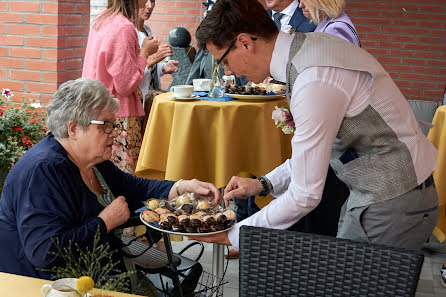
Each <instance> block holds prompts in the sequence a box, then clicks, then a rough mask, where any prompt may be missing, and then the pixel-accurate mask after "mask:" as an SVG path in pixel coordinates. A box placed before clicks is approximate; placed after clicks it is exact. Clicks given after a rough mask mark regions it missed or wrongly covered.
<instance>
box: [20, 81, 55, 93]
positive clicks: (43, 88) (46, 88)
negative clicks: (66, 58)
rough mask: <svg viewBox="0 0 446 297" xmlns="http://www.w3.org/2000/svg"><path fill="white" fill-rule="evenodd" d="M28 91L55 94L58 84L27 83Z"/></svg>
mask: <svg viewBox="0 0 446 297" xmlns="http://www.w3.org/2000/svg"><path fill="white" fill-rule="evenodd" d="M26 91H28V92H36V93H47V94H53V93H54V92H56V91H57V85H56V84H49V83H27V84H26Z"/></svg>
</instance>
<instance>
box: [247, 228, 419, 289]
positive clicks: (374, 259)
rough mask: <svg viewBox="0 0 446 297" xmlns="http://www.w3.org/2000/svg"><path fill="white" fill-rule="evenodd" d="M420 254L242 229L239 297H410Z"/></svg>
mask: <svg viewBox="0 0 446 297" xmlns="http://www.w3.org/2000/svg"><path fill="white" fill-rule="evenodd" d="M423 261H424V256H423V254H421V253H419V252H416V251H411V250H405V249H397V248H392V247H388V246H382V245H374V244H368V243H364V242H356V241H351V240H345V239H339V238H335V237H328V236H321V235H315V234H310V233H300V232H293V231H285V230H272V229H265V228H258V227H250V226H243V227H242V228H241V232H240V266H239V268H240V276H239V296H240V297H248V296H252V297H259V296H269V297H270V296H281V297H282V296H382V297H388V296H415V291H416V288H417V283H418V279H419V276H420V271H421V266H422V265H423Z"/></svg>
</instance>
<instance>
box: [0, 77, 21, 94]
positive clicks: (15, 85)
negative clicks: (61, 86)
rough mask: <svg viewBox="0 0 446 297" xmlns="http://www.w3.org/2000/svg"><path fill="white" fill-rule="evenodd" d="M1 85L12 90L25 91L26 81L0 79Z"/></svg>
mask: <svg viewBox="0 0 446 297" xmlns="http://www.w3.org/2000/svg"><path fill="white" fill-rule="evenodd" d="M0 86H2V88H7V89H11V90H12V91H23V86H24V83H23V82H22V81H12V80H0ZM14 97H15V95H14Z"/></svg>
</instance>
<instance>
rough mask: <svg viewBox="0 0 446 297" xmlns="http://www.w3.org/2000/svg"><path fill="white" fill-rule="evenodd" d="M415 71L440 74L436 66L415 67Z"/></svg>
mask: <svg viewBox="0 0 446 297" xmlns="http://www.w3.org/2000/svg"><path fill="white" fill-rule="evenodd" d="M413 71H414V72H418V73H430V74H438V69H437V68H435V67H417V66H414V67H413Z"/></svg>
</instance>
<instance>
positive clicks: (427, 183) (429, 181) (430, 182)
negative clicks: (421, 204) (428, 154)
mask: <svg viewBox="0 0 446 297" xmlns="http://www.w3.org/2000/svg"><path fill="white" fill-rule="evenodd" d="M433 184H434V177H433V176H432V174H431V175H430V176H429V177H428V178H426V180H425V181H424V182H422V183H421V184H420V185H418V186H416V187H415V189H414V190H421V189H422V188H423V185H425V187H426V188H427V187H430V186H432V185H433Z"/></svg>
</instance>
